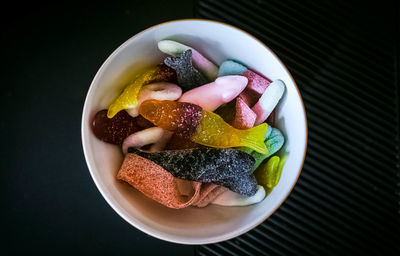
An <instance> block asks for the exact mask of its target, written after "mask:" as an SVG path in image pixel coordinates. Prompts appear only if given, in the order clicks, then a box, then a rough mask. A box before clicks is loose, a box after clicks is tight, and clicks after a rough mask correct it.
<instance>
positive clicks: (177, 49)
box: [158, 40, 218, 81]
mask: <svg viewBox="0 0 400 256" xmlns="http://www.w3.org/2000/svg"><path fill="white" fill-rule="evenodd" d="M158 49H160V51H162V52H164V53H166V54H169V55H172V56H177V55H179V54H181V53H182V52H184V51H187V50H189V49H190V50H192V60H193V62H194V64H195V65H196V67H197V68H198V69H199V70H200V71H201V72H202V73H203V74H204V75H205V76H206V77H207V78H208V81H214V80H215V78H217V75H218V67H217V66H216V65H215V64H214V63H212V62H211V61H209V60H208V59H206V58H205V57H204V56H203V55H201V54H200V53H199V52H198V51H196V50H195V49H193V48H191V47H189V46H187V45H184V44H181V43H178V42H175V41H172V40H162V41H159V42H158Z"/></svg>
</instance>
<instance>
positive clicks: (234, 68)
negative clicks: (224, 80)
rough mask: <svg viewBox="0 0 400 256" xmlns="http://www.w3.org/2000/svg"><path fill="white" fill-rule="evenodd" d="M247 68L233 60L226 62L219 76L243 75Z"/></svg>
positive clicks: (221, 67)
mask: <svg viewBox="0 0 400 256" xmlns="http://www.w3.org/2000/svg"><path fill="white" fill-rule="evenodd" d="M246 71H247V68H246V67H245V66H244V65H242V64H240V63H238V62H236V61H233V60H226V61H224V62H222V64H221V66H219V71H218V76H229V75H241V74H243V73H244V72H246Z"/></svg>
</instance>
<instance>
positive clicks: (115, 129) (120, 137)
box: [92, 109, 140, 145]
mask: <svg viewBox="0 0 400 256" xmlns="http://www.w3.org/2000/svg"><path fill="white" fill-rule="evenodd" d="M92 130H93V133H94V135H95V136H96V137H97V138H98V139H100V140H102V141H104V142H108V143H112V144H116V145H122V142H123V141H124V139H125V138H126V137H128V136H129V135H130V134H132V133H134V132H136V131H138V130H140V127H138V125H137V124H136V120H135V118H133V117H131V116H130V115H128V113H126V112H125V111H121V112H119V113H118V114H117V115H115V116H114V117H113V118H111V119H110V118H108V117H107V110H106V109H104V110H101V111H99V112H97V113H96V115H95V116H94V119H93V122H92Z"/></svg>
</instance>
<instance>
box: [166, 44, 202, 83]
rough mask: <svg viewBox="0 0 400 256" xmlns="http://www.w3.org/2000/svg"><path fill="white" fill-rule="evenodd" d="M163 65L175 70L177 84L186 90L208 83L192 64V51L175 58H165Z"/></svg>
mask: <svg viewBox="0 0 400 256" xmlns="http://www.w3.org/2000/svg"><path fill="white" fill-rule="evenodd" d="M164 63H165V64H166V65H167V66H169V67H171V68H173V69H175V71H176V75H177V77H178V84H179V85H180V86H181V87H183V88H184V89H186V90H190V89H192V88H195V87H198V86H200V85H203V84H206V83H207V82H208V81H207V79H206V78H205V77H204V75H203V74H202V73H200V72H199V71H198V70H197V69H196V68H195V67H194V66H193V64H192V50H190V49H189V50H186V51H184V52H182V53H181V54H179V55H178V56H176V57H172V56H171V57H167V58H165V60H164Z"/></svg>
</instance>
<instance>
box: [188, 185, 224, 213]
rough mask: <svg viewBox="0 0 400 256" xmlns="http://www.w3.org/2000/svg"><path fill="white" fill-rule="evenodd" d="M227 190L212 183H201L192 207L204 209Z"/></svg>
mask: <svg viewBox="0 0 400 256" xmlns="http://www.w3.org/2000/svg"><path fill="white" fill-rule="evenodd" d="M227 190H228V189H227V188H225V187H222V186H219V185H215V184H212V183H202V184H201V189H200V195H199V197H198V198H197V199H196V200H195V201H194V202H193V204H192V205H193V206H196V207H205V206H207V205H209V204H210V203H211V202H212V201H214V200H215V199H216V198H217V197H218V196H220V195H221V194H222V193H224V192H225V191H227Z"/></svg>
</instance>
